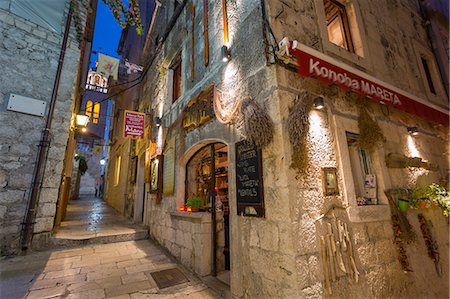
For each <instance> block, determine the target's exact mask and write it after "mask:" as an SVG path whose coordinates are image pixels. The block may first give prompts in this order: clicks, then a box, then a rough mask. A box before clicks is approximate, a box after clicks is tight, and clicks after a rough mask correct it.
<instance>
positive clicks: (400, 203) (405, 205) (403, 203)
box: [397, 199, 409, 212]
mask: <svg viewBox="0 0 450 299" xmlns="http://www.w3.org/2000/svg"><path fill="white" fill-rule="evenodd" d="M397 205H398V208H399V209H400V211H402V212H406V211H408V209H409V201H406V200H404V199H398V200H397Z"/></svg>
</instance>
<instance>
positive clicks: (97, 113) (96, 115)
mask: <svg viewBox="0 0 450 299" xmlns="http://www.w3.org/2000/svg"><path fill="white" fill-rule="evenodd" d="M99 117H100V103H95V104H94V115H93V118H92V123H94V124H98V118H99Z"/></svg>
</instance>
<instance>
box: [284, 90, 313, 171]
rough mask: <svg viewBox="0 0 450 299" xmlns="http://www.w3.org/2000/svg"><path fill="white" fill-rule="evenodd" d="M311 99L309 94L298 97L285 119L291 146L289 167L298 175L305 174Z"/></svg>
mask: <svg viewBox="0 0 450 299" xmlns="http://www.w3.org/2000/svg"><path fill="white" fill-rule="evenodd" d="M311 108H312V98H311V96H310V94H309V93H306V92H305V93H303V94H302V95H301V96H300V97H298V98H297V99H296V101H295V103H294V106H293V107H292V108H291V110H290V112H289V116H288V118H287V127H288V133H289V140H290V142H291V144H292V157H291V160H292V162H291V167H292V168H294V169H295V170H297V172H298V173H305V172H306V169H307V166H308V161H309V159H308V148H307V146H306V138H307V135H308V130H309V112H310V111H311Z"/></svg>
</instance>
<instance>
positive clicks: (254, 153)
mask: <svg viewBox="0 0 450 299" xmlns="http://www.w3.org/2000/svg"><path fill="white" fill-rule="evenodd" d="M263 190H264V189H263V178H262V153H261V149H259V148H257V147H256V145H255V144H253V143H251V142H248V141H246V140H242V141H240V142H237V143H236V198H237V213H238V215H243V216H254V217H264V192H263Z"/></svg>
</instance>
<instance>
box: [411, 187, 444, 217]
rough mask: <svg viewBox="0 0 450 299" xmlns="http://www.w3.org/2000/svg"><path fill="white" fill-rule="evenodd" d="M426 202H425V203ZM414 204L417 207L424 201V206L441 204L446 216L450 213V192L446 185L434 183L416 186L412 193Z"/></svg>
mask: <svg viewBox="0 0 450 299" xmlns="http://www.w3.org/2000/svg"><path fill="white" fill-rule="evenodd" d="M424 202H425V203H424ZM411 203H412V206H413V207H415V208H417V207H419V205H420V204H421V203H422V204H423V206H424V207H430V206H432V205H433V204H436V205H439V206H440V207H441V209H442V213H443V214H444V215H445V216H447V217H448V216H449V214H450V193H449V191H448V189H446V188H445V187H443V186H441V185H439V184H436V183H433V184H431V185H429V186H426V187H416V188H414V189H413V190H412V193H411Z"/></svg>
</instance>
